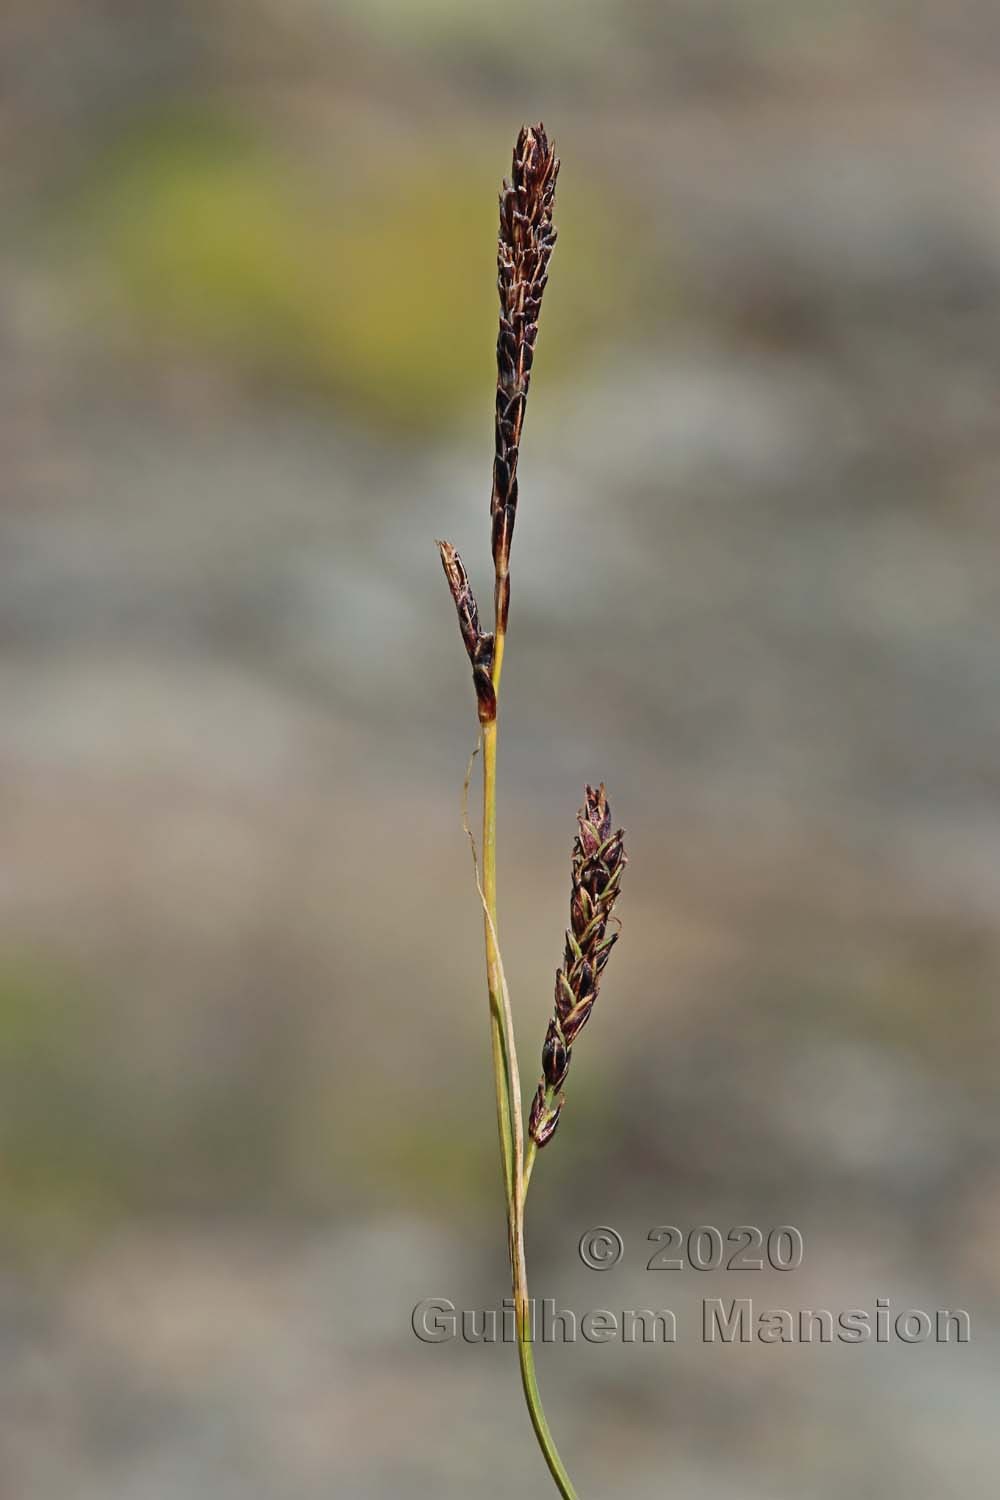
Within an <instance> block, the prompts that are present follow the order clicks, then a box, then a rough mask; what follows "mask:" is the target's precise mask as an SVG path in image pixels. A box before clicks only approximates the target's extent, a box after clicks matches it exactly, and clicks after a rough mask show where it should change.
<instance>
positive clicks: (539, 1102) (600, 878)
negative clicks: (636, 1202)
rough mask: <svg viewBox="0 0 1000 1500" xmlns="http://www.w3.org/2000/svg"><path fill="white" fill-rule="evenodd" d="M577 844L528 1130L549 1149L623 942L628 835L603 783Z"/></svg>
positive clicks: (589, 800)
mask: <svg viewBox="0 0 1000 1500" xmlns="http://www.w3.org/2000/svg"><path fill="white" fill-rule="evenodd" d="M577 820H578V822H579V824H580V831H579V833H578V834H577V836H576V839H575V840H574V843H573V860H572V884H571V887H570V902H569V921H570V925H569V928H568V930H567V932H566V952H565V955H564V957H563V966H562V968H561V969H557V971H556V995H555V1013H554V1015H553V1017H552V1019H551V1020H550V1021H549V1026H548V1030H547V1031H546V1033H545V1042H544V1045H543V1047H542V1078H541V1081H540V1082H539V1085H538V1089H537V1090H536V1093H535V1097H534V1099H533V1101H532V1105H531V1115H530V1118H529V1121H528V1129H529V1131H530V1134H531V1137H532V1139H533V1140H534V1142H535V1144H536V1145H538V1146H544V1145H545V1144H546V1142H548V1141H550V1140H551V1139H552V1137H553V1135H554V1134H555V1130H556V1126H557V1125H558V1123H559V1115H560V1113H561V1112H562V1107H563V1099H562V1096H561V1094H560V1092H559V1091H560V1090H561V1088H562V1086H563V1083H564V1082H565V1079H566V1074H567V1072H568V1071H569V1064H570V1058H571V1056H572V1050H573V1043H574V1042H575V1040H576V1038H577V1036H578V1035H579V1034H580V1032H581V1031H582V1030H583V1028H584V1026H585V1025H586V1024H587V1021H588V1020H589V1018H590V1012H591V1011H592V1010H593V1008H594V1001H595V1000H596V999H597V992H598V990H599V988H600V983H601V975H602V974H603V973H604V968H605V965H606V964H607V961H608V959H609V958H610V956H611V949H612V948H613V947H614V945H615V943H616V942H617V941H618V933H617V931H611V932H609V931H608V927H609V924H610V922H611V920H612V914H613V911H614V905H615V901H616V899H617V897H618V889H619V885H620V882H621V876H622V871H623V870H624V868H625V865H626V864H627V862H628V860H627V856H626V854H625V846H624V842H623V841H624V837H625V835H624V833H623V831H622V829H620V828H619V829H618V831H617V832H616V833H612V831H611V808H610V807H609V806H608V799H607V796H606V794H605V791H604V784H603V782H602V783H601V785H600V786H599V787H598V788H597V790H596V791H595V790H594V788H593V787H591V786H588V787H587V791H586V795H585V797H584V803H583V807H582V808H581V809H580V812H579V813H578V815H577Z"/></svg>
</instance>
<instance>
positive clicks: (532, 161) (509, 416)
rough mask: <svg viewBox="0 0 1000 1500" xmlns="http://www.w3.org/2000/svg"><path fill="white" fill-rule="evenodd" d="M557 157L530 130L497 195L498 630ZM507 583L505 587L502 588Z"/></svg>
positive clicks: (551, 229)
mask: <svg viewBox="0 0 1000 1500" xmlns="http://www.w3.org/2000/svg"><path fill="white" fill-rule="evenodd" d="M558 173H559V159H558V157H557V156H556V154H555V152H554V150H553V149H552V147H551V145H550V144H549V139H548V137H547V136H546V134H545V127H544V126H543V125H541V124H538V125H527V126H525V127H524V128H523V129H522V130H521V133H520V135H519V136H518V138H517V144H516V145H515V147H514V158H513V162H512V164H511V173H510V178H509V179H507V178H505V179H504V184H503V189H502V191H501V193H500V233H499V237H498V240H497V288H498V290H499V293H500V332H499V334H498V336H497V403H496V455H495V457H494V461H493V492H492V497H491V500H490V514H491V516H492V518H493V561H494V564H495V566H496V573H497V580H498V588H497V612H498V619H497V628H498V629H500V630H502V629H503V628H504V626H505V624H506V608H507V586H506V579H507V566H508V561H509V557H510V539H511V535H512V533H513V530H514V517H515V514H516V512H517V455H518V449H519V447H520V443H521V427H522V424H523V422H524V407H525V402H526V401H527V399H528V385H529V382H530V380H531V364H532V360H533V358H534V352H535V340H536V339H537V337H538V315H539V313H540V311H541V306H542V293H543V292H544V291H545V283H546V280H547V279H548V265H549V259H550V257H551V255H552V247H553V245H554V244H555V242H556V230H555V226H554V225H553V223H552V204H553V200H554V198H555V190H556V177H557V176H558ZM501 581H502V582H501Z"/></svg>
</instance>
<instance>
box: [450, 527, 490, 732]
mask: <svg viewBox="0 0 1000 1500" xmlns="http://www.w3.org/2000/svg"><path fill="white" fill-rule="evenodd" d="M438 550H439V552H440V553H441V565H442V567H443V568H444V576H445V577H446V578H447V580H448V587H449V588H450V589H451V597H452V598H453V599H454V601H455V609H456V610H457V612H458V628H459V630H460V631H461V632H462V640H463V641H464V642H465V649H466V651H467V652H468V656H469V660H470V662H471V663H472V681H473V685H474V686H475V689H476V702H477V704H478V705H479V717H480V719H481V720H483V721H484V722H485V721H487V720H489V719H493V718H495V717H496V711H497V698H496V693H495V691H494V688H493V683H492V681H491V680H490V669H491V667H492V666H493V632H492V631H489V630H483V629H482V628H481V626H480V624H479V607H478V605H477V604H476V596H475V594H474V593H473V592H472V585H471V584H470V582H469V575H468V573H467V572H466V571H465V564H464V563H463V561H462V559H461V558H460V557H459V555H458V552H457V551H456V549H455V548H454V547H453V546H452V545H451V543H450V542H438Z"/></svg>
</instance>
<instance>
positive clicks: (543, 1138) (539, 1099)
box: [528, 1083, 562, 1146]
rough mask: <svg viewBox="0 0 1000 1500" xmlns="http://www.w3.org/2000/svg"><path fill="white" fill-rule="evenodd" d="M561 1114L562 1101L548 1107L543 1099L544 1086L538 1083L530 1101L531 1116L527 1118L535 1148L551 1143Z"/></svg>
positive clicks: (547, 1103) (546, 1101)
mask: <svg viewBox="0 0 1000 1500" xmlns="http://www.w3.org/2000/svg"><path fill="white" fill-rule="evenodd" d="M561 1114H562V1100H561V1099H560V1100H559V1101H558V1103H556V1104H552V1105H550V1104H549V1102H548V1100H547V1099H546V1097H545V1085H544V1084H542V1083H540V1084H539V1085H538V1088H537V1089H536V1090H535V1097H534V1099H532V1101H531V1114H530V1115H529V1117H528V1131H529V1133H530V1135H531V1139H532V1140H533V1141H534V1142H535V1145H536V1146H544V1145H545V1144H546V1142H547V1141H551V1139H552V1137H553V1136H554V1135H555V1133H556V1126H557V1125H558V1124H559V1116H560V1115H561Z"/></svg>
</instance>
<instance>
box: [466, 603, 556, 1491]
mask: <svg viewBox="0 0 1000 1500" xmlns="http://www.w3.org/2000/svg"><path fill="white" fill-rule="evenodd" d="M498 623H499V622H498ZM503 648H504V633H503V631H502V630H500V629H498V630H497V634H496V644H495V650H494V658H493V674H492V675H493V687H494V692H495V693H496V696H497V701H498V702H499V689H500V672H501V668H502V665H503ZM496 832H497V720H496V718H493V719H492V720H490V721H488V722H487V723H484V724H483V883H482V897H483V908H484V928H485V938H486V981H487V987H488V989H489V997H490V1036H491V1043H492V1052H493V1074H494V1081H495V1085H496V1096H497V1123H498V1128H499V1133H500V1154H501V1159H502V1163H503V1177H504V1188H505V1191H506V1195H507V1228H508V1234H509V1244H510V1260H511V1275H512V1283H513V1291H514V1306H515V1309H516V1319H517V1352H518V1361H519V1363H520V1367H521V1384H522V1386H523V1388H524V1399H525V1402H526V1404H527V1407H528V1415H529V1416H530V1418H531V1425H532V1427H533V1428H534V1431H535V1436H536V1438H537V1439H538V1446H539V1447H540V1449H541V1451H542V1455H543V1457H544V1459H545V1462H546V1463H547V1465H548V1468H549V1473H550V1474H551V1475H552V1478H553V1479H554V1481H555V1483H556V1487H557V1489H558V1490H559V1493H560V1494H561V1495H562V1496H563V1500H577V1494H576V1491H575V1490H574V1488H573V1485H572V1481H571V1480H570V1477H569V1475H568V1474H567V1472H566V1469H565V1467H564V1465H563V1462H562V1459H561V1458H560V1457H559V1452H558V1449H557V1448H556V1445H555V1442H554V1441H553V1438H552V1434H551V1432H550V1431H549V1425H548V1422H547V1421H546V1420H545V1411H544V1409H543V1407H542V1398H541V1395H540V1393H539V1390H538V1380H537V1377H536V1375H535V1356H534V1348H533V1345H532V1339H531V1334H532V1328H531V1315H530V1314H531V1303H530V1300H529V1297H528V1273H527V1266H526V1262H525V1249H524V1198H525V1192H526V1190H527V1173H526V1163H525V1154H524V1129H523V1121H522V1114H521V1082H520V1076H519V1072H518V1066H517V1051H516V1048H515V1045H514V1028H513V1019H512V1016H511V1007H510V995H509V992H508V990H507V981H506V977H505V975H504V971H503V960H502V958H501V956H500V944H499V941H498V938H497V874H496ZM534 1155H535V1144H534V1142H532V1143H531V1146H530V1147H529V1152H528V1163H530V1164H533V1162H534ZM527 1170H528V1171H529V1172H530V1166H528V1169H527Z"/></svg>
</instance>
